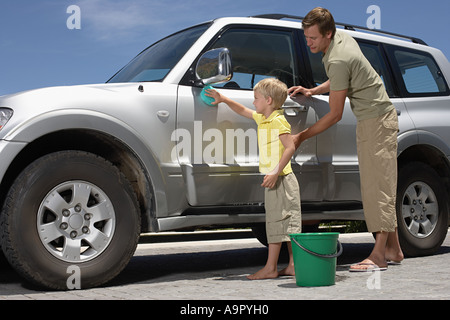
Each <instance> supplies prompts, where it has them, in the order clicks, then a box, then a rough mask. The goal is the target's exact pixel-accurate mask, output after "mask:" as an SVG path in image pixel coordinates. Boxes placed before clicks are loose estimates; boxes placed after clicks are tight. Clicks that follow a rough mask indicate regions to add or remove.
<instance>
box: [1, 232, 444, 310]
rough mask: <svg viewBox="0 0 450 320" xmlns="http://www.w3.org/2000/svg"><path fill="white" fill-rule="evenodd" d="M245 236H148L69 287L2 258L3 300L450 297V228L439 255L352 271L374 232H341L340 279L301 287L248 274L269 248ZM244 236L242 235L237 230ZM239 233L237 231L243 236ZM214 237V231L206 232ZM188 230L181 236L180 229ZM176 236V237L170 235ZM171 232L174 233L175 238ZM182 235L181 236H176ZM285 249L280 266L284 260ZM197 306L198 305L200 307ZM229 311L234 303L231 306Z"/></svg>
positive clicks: (292, 281)
mask: <svg viewBox="0 0 450 320" xmlns="http://www.w3.org/2000/svg"><path fill="white" fill-rule="evenodd" d="M243 234H244V238H243V239H227V240H200V241H190V238H189V236H186V237H185V238H184V240H183V242H159V241H156V240H155V236H145V237H143V238H142V241H141V243H140V244H139V246H138V250H137V251H136V254H135V256H134V257H133V259H132V260H131V262H130V264H129V265H128V266H127V268H126V269H125V270H124V271H123V272H122V273H121V274H120V275H119V276H118V277H117V278H116V279H114V280H113V281H112V282H110V283H108V284H107V285H105V286H103V287H100V288H93V289H87V290H70V291H64V292H54V291H39V290H36V289H35V288H32V287H30V285H28V284H27V283H25V282H23V280H22V279H21V278H20V277H19V276H17V275H16V274H15V272H14V271H13V270H12V269H11V268H10V267H9V266H5V265H3V266H1V272H0V274H1V275H0V300H93V299H99V300H185V299H186V300H299V299H326V300H333V299H343V300H374V299H386V300H416V299H420V300H422V299H431V300H448V299H449V298H450V272H449V270H450V268H449V264H450V233H449V235H447V238H446V240H445V242H444V244H443V245H442V247H441V248H440V250H439V252H438V253H436V254H435V255H433V256H428V257H418V258H408V259H405V260H404V261H403V262H402V264H401V265H391V266H389V268H388V270H387V271H383V272H372V273H350V272H349V271H348V267H349V265H350V264H352V263H355V262H359V261H360V260H362V259H364V258H365V257H366V256H367V255H368V254H369V252H370V250H371V248H372V246H373V238H372V235H371V234H368V233H355V234H341V235H340V237H339V239H340V241H341V242H342V243H343V247H344V253H343V255H342V256H340V257H339V258H338V260H337V264H338V265H337V270H336V284H335V285H333V286H327V287H310V288H306V287H298V286H297V285H296V283H295V278H294V277H280V278H278V279H274V280H262V281H250V280H247V278H246V276H247V275H248V274H251V273H254V272H256V271H257V270H259V269H260V268H261V267H262V266H263V265H264V264H265V261H266V258H267V249H266V248H265V247H264V246H262V245H261V244H260V243H259V242H258V241H257V240H256V239H254V238H251V237H249V235H248V234H246V233H243ZM239 236H240V235H239ZM239 236H238V237H239ZM205 237H206V238H208V233H207V235H206V236H205ZM182 238H183V237H182ZM168 239H170V238H168ZM172 240H173V239H172ZM176 241H179V240H176ZM286 262H287V257H286V256H285V255H284V256H282V257H281V260H280V265H279V267H280V268H282V267H283V266H285V265H286ZM197 311H198V310H197ZM229 311H230V312H231V310H229Z"/></svg>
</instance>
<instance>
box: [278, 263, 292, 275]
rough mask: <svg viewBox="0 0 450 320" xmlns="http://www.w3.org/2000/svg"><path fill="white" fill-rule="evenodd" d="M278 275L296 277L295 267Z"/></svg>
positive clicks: (286, 269) (285, 269) (288, 268)
mask: <svg viewBox="0 0 450 320" xmlns="http://www.w3.org/2000/svg"><path fill="white" fill-rule="evenodd" d="M278 275H279V276H280V277H282V276H295V268H294V266H291V265H289V266H287V267H286V268H284V269H283V270H281V271H280V272H278Z"/></svg>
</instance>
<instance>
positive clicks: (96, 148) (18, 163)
mask: <svg viewBox="0 0 450 320" xmlns="http://www.w3.org/2000/svg"><path fill="white" fill-rule="evenodd" d="M49 121H51V124H50V122H49ZM55 124H56V125H55ZM68 124H70V126H69V125H68ZM55 127H56V128H55ZM48 128H52V129H53V131H49V130H48ZM100 128H101V129H100ZM105 128H107V130H105ZM55 129H56V130H55ZM128 129H129V128H127V127H126V126H124V125H123V123H119V122H118V121H110V120H108V119H104V118H100V117H92V115H80V114H69V115H58V116H56V117H47V118H46V119H45V120H43V121H41V122H39V121H34V122H33V123H31V124H29V125H28V126H27V127H26V128H25V129H22V130H20V131H16V132H15V134H14V140H17V141H30V142H28V143H27V145H26V146H25V147H24V148H23V149H22V150H21V151H20V152H19V153H18V154H17V155H16V157H15V158H14V160H13V161H12V162H11V164H10V165H9V167H8V169H7V171H6V172H5V174H4V176H3V179H2V182H1V186H0V201H1V203H0V204H1V205H2V204H3V202H4V200H5V199H4V197H5V195H6V193H7V190H9V188H10V186H11V185H12V183H13V181H14V180H15V178H16V177H17V176H18V175H19V173H20V172H21V171H22V170H23V169H24V168H25V167H26V166H28V165H29V164H30V163H32V162H33V161H35V160H36V159H38V158H39V157H41V156H43V155H46V154H49V153H52V152H57V151H62V150H79V151H86V152H90V153H93V154H96V155H98V156H101V157H103V158H105V159H107V160H108V161H110V162H112V163H113V164H114V165H116V166H117V167H118V168H119V170H120V171H122V173H123V174H124V175H125V176H126V177H127V179H128V180H129V181H130V183H131V184H132V186H133V189H134V191H135V193H136V196H137V198H138V202H139V206H140V211H141V220H142V223H141V226H142V232H147V231H157V223H156V210H157V209H160V210H164V208H167V204H166V199H164V198H163V197H162V196H161V195H163V194H164V192H157V190H156V189H157V188H158V186H159V187H161V186H163V177H162V176H161V171H160V170H159V169H158V168H159V166H158V162H157V160H156V159H155V156H154V155H153V154H152V152H151V151H150V150H148V149H147V146H146V145H144V143H143V142H142V141H141V140H140V139H139V137H138V136H137V135H136V134H135V133H134V132H133V131H132V130H128ZM31 133H33V134H34V137H36V138H32V137H31V136H30V134H31ZM158 195H159V197H160V198H159V199H157V198H156V197H158Z"/></svg>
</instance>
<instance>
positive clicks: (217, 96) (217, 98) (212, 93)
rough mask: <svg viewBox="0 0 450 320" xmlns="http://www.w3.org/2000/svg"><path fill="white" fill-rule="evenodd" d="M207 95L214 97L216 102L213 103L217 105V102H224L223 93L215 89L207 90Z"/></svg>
mask: <svg viewBox="0 0 450 320" xmlns="http://www.w3.org/2000/svg"><path fill="white" fill-rule="evenodd" d="M205 96H207V97H211V98H213V99H214V102H212V104H214V105H217V104H219V103H221V102H223V97H222V95H221V94H220V93H219V92H217V91H216V90H214V89H207V90H205Z"/></svg>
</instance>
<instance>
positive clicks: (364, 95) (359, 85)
mask: <svg viewBox="0 0 450 320" xmlns="http://www.w3.org/2000/svg"><path fill="white" fill-rule="evenodd" d="M322 61H323V63H324V65H325V71H326V73H327V76H328V78H329V79H330V90H332V91H341V90H345V89H348V93H347V96H348V98H349V99H350V105H351V107H352V111H353V113H354V114H355V116H356V118H357V119H358V120H365V119H371V118H377V117H379V116H381V115H383V114H385V113H387V112H389V111H391V110H393V109H394V106H393V104H392V103H391V101H390V100H389V96H388V95H387V93H386V89H385V87H384V84H383V81H382V80H381V78H380V76H379V75H378V73H377V72H376V71H375V69H374V68H373V67H372V65H371V64H370V62H369V61H368V60H367V59H366V57H365V56H364V55H363V53H362V52H361V49H360V48H359V45H358V43H357V42H356V41H355V39H353V38H352V37H351V36H349V35H348V34H346V33H345V32H343V31H340V30H337V32H336V35H335V36H334V39H333V40H332V41H331V44H330V47H329V48H328V51H327V53H326V54H325V55H324V56H323V59H322Z"/></svg>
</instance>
